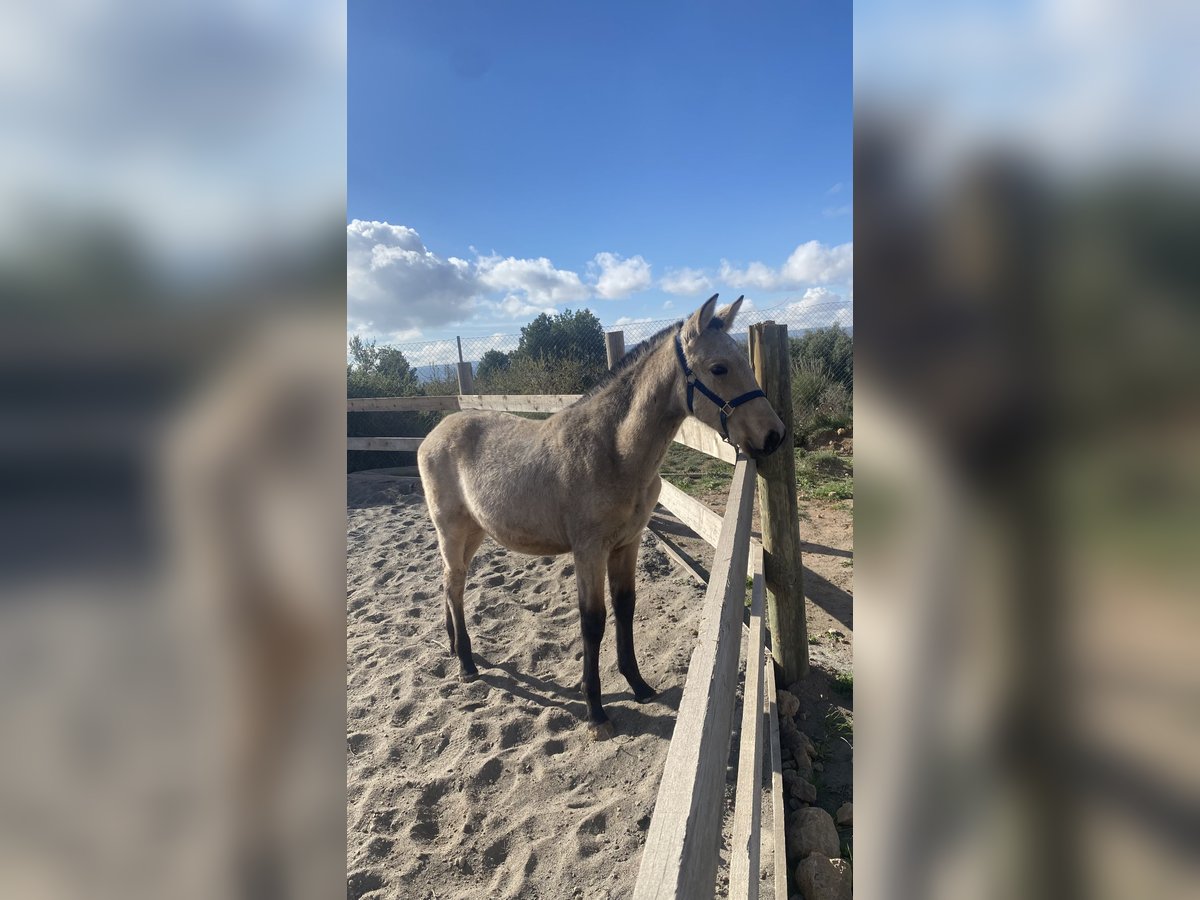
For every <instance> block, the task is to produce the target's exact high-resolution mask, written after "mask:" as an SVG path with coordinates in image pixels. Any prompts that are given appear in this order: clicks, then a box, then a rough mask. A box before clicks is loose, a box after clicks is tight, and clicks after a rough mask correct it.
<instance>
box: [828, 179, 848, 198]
mask: <svg viewBox="0 0 1200 900" xmlns="http://www.w3.org/2000/svg"><path fill="white" fill-rule="evenodd" d="M843 187H844V185H843V184H842V183H841V182H840V181H839V182H838V183H837V184H835V185H832V186H831V187H830V188H829V190H827V191H826V192H825V194H826V196H829V197H832V196H833V195H834V194H840V193H841V192H842V188H843Z"/></svg>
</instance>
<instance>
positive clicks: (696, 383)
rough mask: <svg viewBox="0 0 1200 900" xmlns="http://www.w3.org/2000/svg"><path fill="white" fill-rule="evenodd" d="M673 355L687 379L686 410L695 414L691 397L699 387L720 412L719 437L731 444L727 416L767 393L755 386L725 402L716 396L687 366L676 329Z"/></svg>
mask: <svg viewBox="0 0 1200 900" xmlns="http://www.w3.org/2000/svg"><path fill="white" fill-rule="evenodd" d="M680 330H682V329H680ZM675 355H676V356H677V357H678V358H679V366H680V368H681V369H683V375H684V377H685V378H686V379H687V405H688V412H689V413H692V414H693V415H695V410H694V409H692V398H693V395H694V392H695V391H696V389H699V391H700V393H702V394H703V395H704V396H705V397H707V398H708V399H709V400H711V401H712V402H713V403H715V404H716V405H717V409H718V410H719V411H720V413H721V437H722V438H723V439H724V441H725V443H727V444H732V443H733V441H731V440H729V424H728V422H729V417H730V416H731V415H733V411H734V410H735V409H737V407H739V406H741V405H742V404H743V403H749V402H750V401H751V400H754V399H756V398H758V397H766V396H767V395H766V394H764V393H763V392H762V391H761V390H758V389H757V388H756V389H755V390H753V391H747V392H746V393H744V394H742V396H740V397H735V398H734V399H732V400H730V401H729V402H726V401H725V400H724V399H723V398H721V397H718V396H717V395H716V394H715V393H713V392H712V391H710V390H709V389H708V386H707V385H705V383H704V382H703V381H701V380H700V379H699V378H697V377H696V373H695V372H693V371H692V370H691V369H690V368H689V367H688V364H687V357H685V356H684V355H683V342H682V341H680V340H679V332H678V331H677V332H675Z"/></svg>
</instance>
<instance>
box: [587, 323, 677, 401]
mask: <svg viewBox="0 0 1200 900" xmlns="http://www.w3.org/2000/svg"><path fill="white" fill-rule="evenodd" d="M682 325H683V320H682V319H680V320H679V321H678V322H675V323H673V324H671V325H668V326H667V327H666V328H664V329H662V330H661V331H656V332H655V333H654V334H652V335H650V337H648V338H646V339H645V340H644V341H642V342H641V343H640V344H635V345H634V347H633V349H632V350H630V351H629V352H628V353H626V354H625V355H624V356H622V357H621V360H620V362H618V363H617V364H616V365H615V366H614V367H613V368H612V369H611V370H610V371H608V372H605V373H604V375H602V376H601V377H600V380H599V381H597V382H596V383H595V384H594V385H592V387H591V388H590V389H589V390H588V391H587V393H585V394H584V395H583V397H581V398H580V399H581V400H582V399H586V398H588V397H592V396H595V395H596V394H598V393H599V392H600V391H602V390H603V389H604V388H606V387H608V386H609V385H610V384H612V383H613V382H614V381H616V380H617V379H619V378H620V377H621V376H622V375H623V374H624V373H625V372H627V371H629V370H630V369H632V368H633V367H634V366H635V365H637V363H638V361H639V360H640V359H642V358H643V357H645V356H648V355H649V354H650V353H651V352H652V351H654V350H655V349H657V348H658V347H659V346H660V345H661V344H662V343H663V341H664V340H666V339H667V337H668V336H671V335H674V334H675V332H676V331H678V330H679V329H680V327H681V326H682Z"/></svg>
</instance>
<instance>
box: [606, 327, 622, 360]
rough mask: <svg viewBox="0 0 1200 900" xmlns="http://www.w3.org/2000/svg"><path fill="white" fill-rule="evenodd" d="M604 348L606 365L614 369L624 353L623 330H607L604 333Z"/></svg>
mask: <svg viewBox="0 0 1200 900" xmlns="http://www.w3.org/2000/svg"><path fill="white" fill-rule="evenodd" d="M604 349H605V351H606V352H607V353H608V367H609V368H610V369H615V368H616V367H617V363H619V362H620V361H621V357H622V356H624V355H625V332H623V331H608V332H605V334H604Z"/></svg>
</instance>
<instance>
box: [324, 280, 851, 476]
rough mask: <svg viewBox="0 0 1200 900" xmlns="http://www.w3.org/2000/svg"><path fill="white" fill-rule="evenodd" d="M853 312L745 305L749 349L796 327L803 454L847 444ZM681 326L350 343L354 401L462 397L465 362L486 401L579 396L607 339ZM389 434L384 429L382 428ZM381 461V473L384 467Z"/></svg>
mask: <svg viewBox="0 0 1200 900" xmlns="http://www.w3.org/2000/svg"><path fill="white" fill-rule="evenodd" d="M851 313H852V306H851V304H850V302H849V301H844V300H841V299H835V300H830V301H825V302H817V303H811V302H807V301H800V302H793V303H783V304H780V305H778V306H775V307H771V308H769V309H762V310H759V309H746V308H744V307H743V309H742V311H741V312H740V313H739V314H738V317H737V321H736V323H735V325H734V328H735V331H734V332H733V337H734V339H735V340H737V341H739V342H741V343H742V344H743V345H744V344H746V342H747V340H748V330H749V327H750V326H751V325H753V324H755V323H758V322H766V321H773V322H775V323H777V324H782V325H787V326H788V336H789V339H790V342H791V351H792V403H793V415H794V420H795V435H796V444H797V446H801V447H807V448H816V447H826V446H828V445H829V444H830V443H836V442H840V441H844V440H847V439H848V437H849V434H850V430H851V427H852V421H853V412H854V409H853V396H854V339H853V326H852V318H851ZM678 321H679V319H634V320H628V319H622V320H618V321H617V322H615V323H613V324H611V325H603V324H601V322H600V320H599V319H598V318H596V316H595V314H594V313H592V312H591V311H589V310H586V309H584V310H578V311H574V312H572V311H569V310H568V311H566V312H563V313H560V314H558V315H555V316H550V315H546V314H543V315H540V316H538V317H537V318H536V319H534V320H533V321H531V322H529V323H528V324H526V325H525V326H523V327H522V328H521V330H520V332H519V333H512V334H493V335H486V336H479V337H457V338H453V339H446V340H438V341H424V342H414V343H405V344H396V345H392V346H388V347H374V346H372V345H363V344H362V343H361V342H358V343H357V347H356V345H355V342H353V341H352V343H351V361H350V363H349V365H348V367H347V382H348V394H349V396H351V397H369V396H408V395H426V396H434V395H439V394H458V393H460V390H459V375H458V364H459V363H460V362H466V363H470V368H471V374H472V378H473V391H474V393H478V394H580V393H584V392H586V391H587V390H588V389H589V388H591V387H592V386H593V385H594V384H595V383H596V382H597V381H599V380H600V379H601V378H602V377H603V376H604V374H605V372H606V371H607V370H608V359H607V352H606V348H605V334H607V333H612V332H621V333H622V336H623V338H624V347H625V351H626V352H629V351H631V350H632V349H633V348H634V347H635V346H637V345H638V344H639V343H641V342H642V341H644V340H646V339H648V338H650V337H652V336H653V335H655V334H657V333H658V332H659V331H661V330H663V329H664V328H666V327H668V326H670V325H673V324H675V323H676V322H678ZM440 416H441V414H439V413H355V414H354V415H352V416H351V417H350V434H351V435H352V436H354V435H364V436H369V435H383V434H387V435H417V434H425V433H427V432H428V430H429V429H430V428H432V427H433V425H434V424H436V422H437V420H438V419H439V418H440ZM381 429H382V430H381ZM379 457H380V454H374V455H372V456H371V459H372V460H374V462H373V463H372V465H376V466H377V465H380V462H379Z"/></svg>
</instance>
